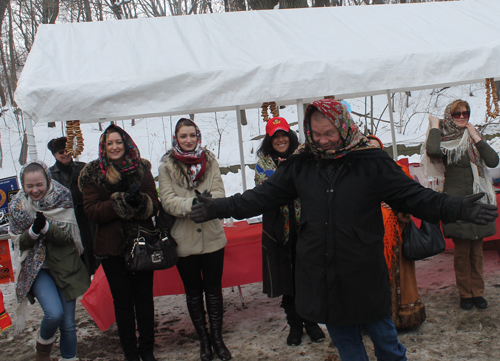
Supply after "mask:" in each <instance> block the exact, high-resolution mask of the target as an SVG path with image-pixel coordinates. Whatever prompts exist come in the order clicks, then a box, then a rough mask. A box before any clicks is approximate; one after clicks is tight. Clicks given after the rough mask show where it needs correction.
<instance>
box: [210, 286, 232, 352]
mask: <svg viewBox="0 0 500 361" xmlns="http://www.w3.org/2000/svg"><path fill="white" fill-rule="evenodd" d="M205 298H206V303H207V312H208V318H209V320H210V336H211V338H212V346H213V347H214V350H215V353H216V354H217V356H218V357H219V359H221V360H223V361H226V360H231V359H232V356H231V352H229V350H228V349H227V347H226V345H225V344H224V341H223V340H222V318H223V314H224V307H223V304H222V288H221V287H207V288H205Z"/></svg>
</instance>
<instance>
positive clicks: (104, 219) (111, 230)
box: [78, 159, 160, 258]
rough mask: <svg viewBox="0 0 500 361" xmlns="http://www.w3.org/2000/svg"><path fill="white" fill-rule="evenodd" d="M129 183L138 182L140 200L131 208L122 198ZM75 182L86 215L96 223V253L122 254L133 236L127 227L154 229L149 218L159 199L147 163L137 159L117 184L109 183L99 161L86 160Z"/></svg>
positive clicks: (158, 203)
mask: <svg viewBox="0 0 500 361" xmlns="http://www.w3.org/2000/svg"><path fill="white" fill-rule="evenodd" d="M132 184H138V185H140V194H141V202H140V204H139V206H138V207H132V206H130V205H129V204H128V203H127V202H126V201H125V192H126V191H127V190H128V189H129V188H130V186H131V185H132ZM78 185H79V187H80V190H81V191H82V193H83V207H84V209H85V214H86V215H87V217H88V218H89V219H90V220H92V221H94V222H95V223H96V237H95V249H94V252H95V254H96V256H98V257H100V258H105V257H108V256H122V255H123V254H124V251H125V247H126V243H127V242H126V241H131V239H132V237H133V235H132V233H131V226H132V225H133V224H137V223H140V224H141V226H143V227H146V228H148V229H154V226H153V222H152V220H151V217H152V216H153V215H155V214H156V213H157V212H158V209H159V207H160V201H159V199H158V193H157V191H156V185H155V182H154V179H153V175H152V174H151V163H150V162H149V161H148V160H146V159H141V166H140V167H139V168H138V169H137V171H135V172H133V173H131V174H127V175H123V174H122V180H121V181H120V182H119V183H118V184H111V183H109V182H108V181H107V180H106V176H105V175H104V174H103V173H102V172H101V168H100V167H99V161H98V160H94V161H92V162H90V163H88V164H87V165H86V166H85V168H84V169H83V171H82V172H81V173H80V178H79V179H78Z"/></svg>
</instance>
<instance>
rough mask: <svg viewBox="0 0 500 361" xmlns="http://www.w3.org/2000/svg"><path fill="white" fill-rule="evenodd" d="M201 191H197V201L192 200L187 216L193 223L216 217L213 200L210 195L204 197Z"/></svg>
mask: <svg viewBox="0 0 500 361" xmlns="http://www.w3.org/2000/svg"><path fill="white" fill-rule="evenodd" d="M202 194H203V193H200V192H197V193H196V199H197V202H196V203H195V202H193V207H192V208H191V213H189V218H190V219H191V220H192V221H193V222H195V223H203V222H207V221H210V220H211V219H215V218H217V210H216V208H215V205H214V200H213V198H211V197H205V196H203V195H202Z"/></svg>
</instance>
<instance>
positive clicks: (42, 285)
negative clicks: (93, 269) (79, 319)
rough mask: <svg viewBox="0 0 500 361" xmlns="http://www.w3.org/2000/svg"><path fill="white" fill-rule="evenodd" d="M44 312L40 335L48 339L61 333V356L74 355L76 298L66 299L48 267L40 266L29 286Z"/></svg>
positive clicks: (69, 356) (70, 356)
mask: <svg viewBox="0 0 500 361" xmlns="http://www.w3.org/2000/svg"><path fill="white" fill-rule="evenodd" d="M31 290H32V291H33V293H34V295H35V297H36V299H37V300H38V302H39V303H40V306H41V307H42V310H43V313H44V314H45V315H44V317H43V320H42V324H41V325H40V337H41V338H42V339H44V340H49V339H51V338H52V337H54V335H55V334H56V331H57V329H58V328H59V331H60V333H61V339H60V342H59V343H60V346H59V347H60V350H61V356H62V357H63V358H72V357H76V327H75V306H76V300H71V301H66V300H65V298H64V294H63V291H62V290H61V289H60V288H59V287H57V286H56V284H55V282H54V279H53V278H52V276H51V275H50V272H49V270H48V269H44V268H42V269H41V270H40V272H39V273H38V275H37V276H36V278H35V282H33V286H32V287H31Z"/></svg>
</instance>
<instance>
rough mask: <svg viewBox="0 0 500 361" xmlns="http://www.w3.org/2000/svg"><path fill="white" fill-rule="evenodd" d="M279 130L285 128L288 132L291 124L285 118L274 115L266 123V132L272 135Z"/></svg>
mask: <svg viewBox="0 0 500 361" xmlns="http://www.w3.org/2000/svg"><path fill="white" fill-rule="evenodd" d="M278 130H283V131H284V132H287V133H288V131H289V130H290V126H289V125H288V123H287V121H286V119H285V118H282V117H274V118H271V119H269V120H268V121H267V124H266V133H267V134H268V135H269V136H270V137H272V136H273V135H274V133H276V131H278Z"/></svg>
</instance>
